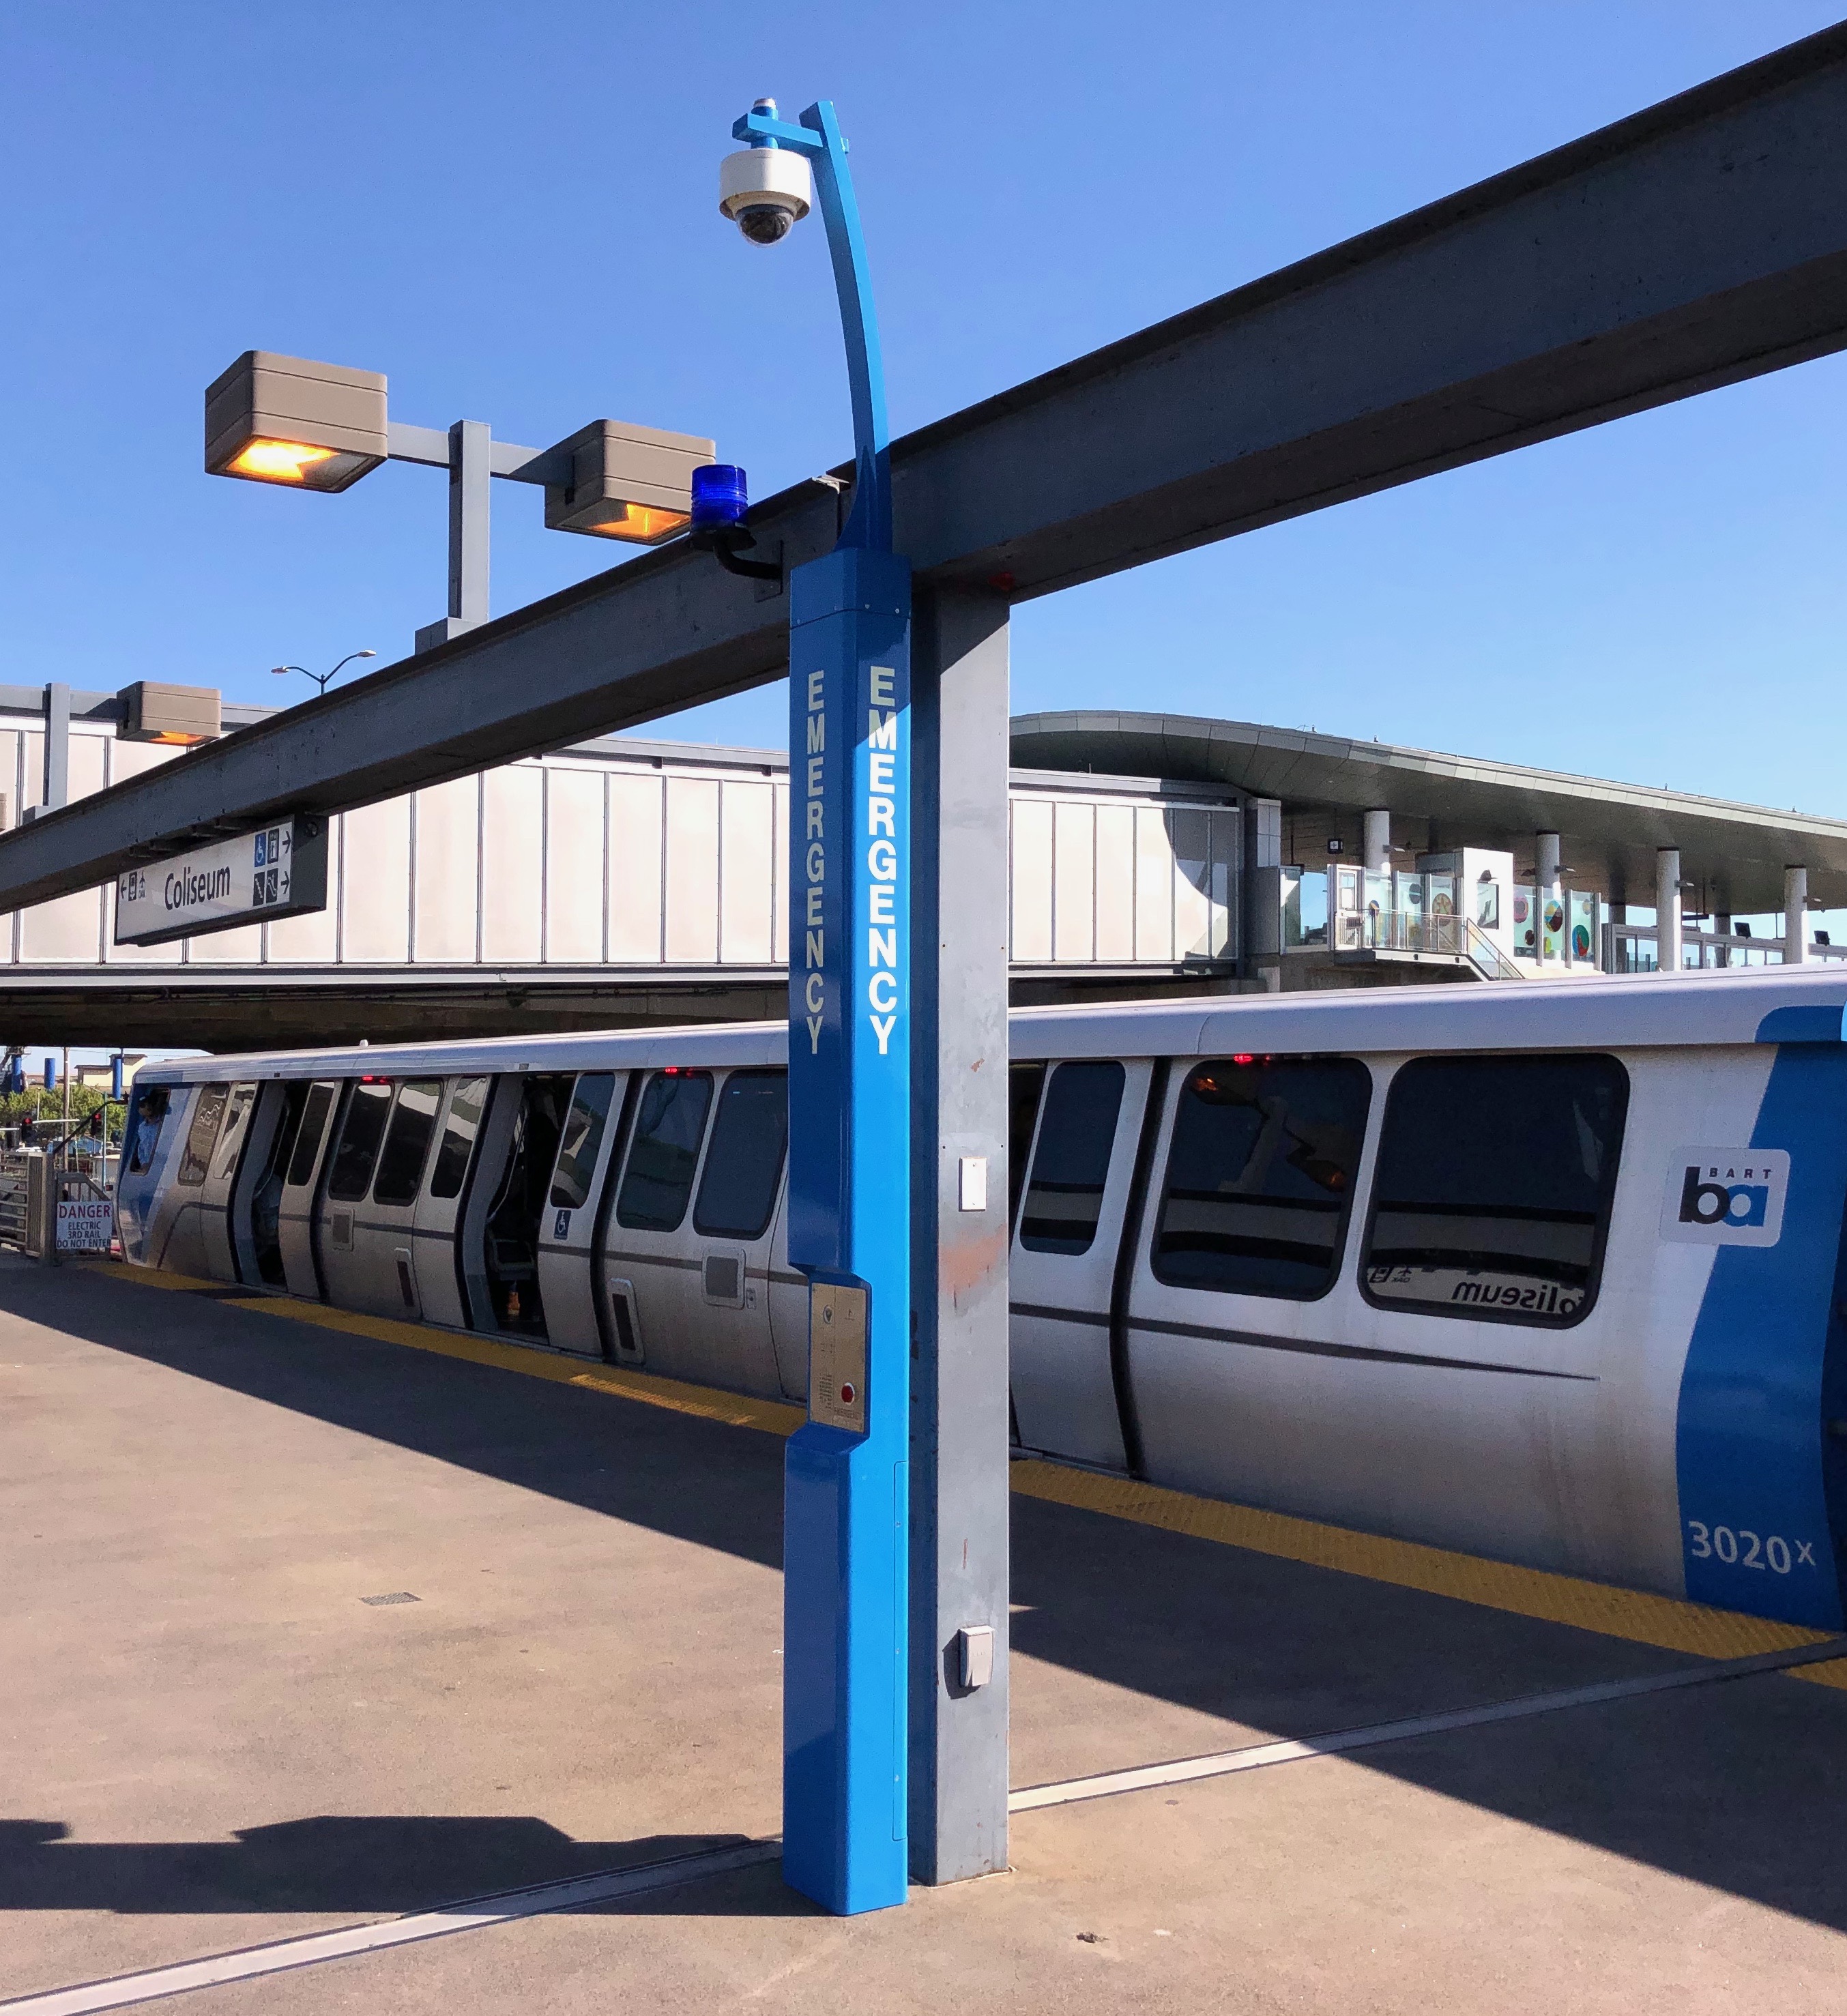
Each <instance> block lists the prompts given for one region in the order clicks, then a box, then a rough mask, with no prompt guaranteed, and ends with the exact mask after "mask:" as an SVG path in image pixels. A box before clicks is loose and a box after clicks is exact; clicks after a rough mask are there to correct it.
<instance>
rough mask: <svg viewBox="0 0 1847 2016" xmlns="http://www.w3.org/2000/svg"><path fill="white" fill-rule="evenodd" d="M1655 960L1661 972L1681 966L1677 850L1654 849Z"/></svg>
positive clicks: (1678, 860) (1678, 849) (1670, 848)
mask: <svg viewBox="0 0 1847 2016" xmlns="http://www.w3.org/2000/svg"><path fill="white" fill-rule="evenodd" d="M1654 963H1655V965H1656V967H1658V970H1660V971H1662V973H1678V972H1679V971H1680V848H1677V847H1658V848H1656V849H1655V850H1654Z"/></svg>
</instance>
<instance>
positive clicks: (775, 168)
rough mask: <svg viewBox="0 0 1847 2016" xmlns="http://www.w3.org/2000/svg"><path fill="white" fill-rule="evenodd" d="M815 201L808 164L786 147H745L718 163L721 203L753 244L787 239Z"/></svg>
mask: <svg viewBox="0 0 1847 2016" xmlns="http://www.w3.org/2000/svg"><path fill="white" fill-rule="evenodd" d="M814 200H815V185H814V182H813V180H812V178H811V176H810V175H809V174H808V163H807V162H806V161H805V160H804V159H803V158H802V157H801V155H800V154H797V153H794V152H792V151H791V150H790V149H788V148H786V147H746V148H745V149H743V152H742V153H736V154H727V155H726V156H725V158H724V160H722V161H721V162H720V163H719V164H718V208H719V210H720V211H722V213H723V214H725V216H726V217H728V218H730V219H731V221H733V223H734V224H735V225H736V226H737V228H738V229H739V230H740V231H741V232H743V235H744V236H745V237H747V239H750V241H751V243H752V244H753V245H774V244H775V243H776V242H777V241H778V240H779V239H783V238H787V236H788V235H789V227H790V225H792V224H799V223H800V222H801V220H802V219H803V218H805V217H806V216H807V215H808V210H809V207H810V206H811V205H812V203H813V202H814Z"/></svg>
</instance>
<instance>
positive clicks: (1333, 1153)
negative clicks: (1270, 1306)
mask: <svg viewBox="0 0 1847 2016" xmlns="http://www.w3.org/2000/svg"><path fill="white" fill-rule="evenodd" d="M1372 1085H1373V1082H1372V1074H1371V1073H1370V1071H1368V1070H1367V1069H1366V1066H1365V1065H1364V1064H1361V1063H1360V1062H1359V1060H1357V1059H1356V1058H1353V1057H1251V1056H1238V1057H1220V1058H1217V1059H1215V1060H1213V1061H1212V1062H1211V1063H1208V1064H1200V1065H1197V1066H1196V1067H1194V1070H1193V1071H1191V1072H1190V1074H1189V1075H1188V1076H1187V1078H1186V1082H1185V1083H1184V1084H1183V1085H1182V1086H1181V1088H1180V1098H1179V1111H1177V1113H1176V1115H1175V1118H1174V1133H1173V1145H1172V1149H1171V1150H1170V1151H1169V1153H1168V1165H1167V1177H1166V1186H1165V1190H1164V1191H1163V1193H1162V1196H1161V1216H1160V1219H1159V1221H1158V1224H1157V1226H1156V1227H1155V1233H1154V1255H1153V1262H1154V1274H1155V1278H1156V1279H1157V1280H1161V1281H1165V1282H1167V1283H1168V1284H1169V1285H1170V1286H1172V1287H1179V1288H1206V1289H1211V1290H1213V1291H1216V1292H1218V1293H1219V1294H1234V1295H1275V1296H1278V1297H1281V1298H1286V1299H1292V1300H1294V1301H1311V1300H1312V1299H1313V1298H1315V1297H1316V1296H1317V1295H1323V1294H1326V1293H1327V1291H1328V1290H1329V1289H1330V1287H1333V1285H1334V1277H1335V1276H1336V1275H1337V1274H1338V1273H1339V1271H1340V1263H1341V1248H1342V1247H1343V1246H1344V1245H1345V1240H1346V1231H1347V1214H1348V1208H1349V1206H1350V1204H1351V1203H1352V1195H1353V1185H1354V1182H1355V1179H1356V1175H1357V1174H1358V1172H1359V1153H1360V1149H1361V1147H1362V1146H1363V1143H1364V1142H1365V1139H1366V1111H1367V1109H1368V1107H1370V1104H1371V1103H1372Z"/></svg>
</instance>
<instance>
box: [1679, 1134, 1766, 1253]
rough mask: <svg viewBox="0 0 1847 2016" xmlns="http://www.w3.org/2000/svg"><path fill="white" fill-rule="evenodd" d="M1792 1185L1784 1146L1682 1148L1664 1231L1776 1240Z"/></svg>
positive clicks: (1734, 1241) (1713, 1240)
mask: <svg viewBox="0 0 1847 2016" xmlns="http://www.w3.org/2000/svg"><path fill="white" fill-rule="evenodd" d="M1788 1188H1789V1157H1788V1154H1787V1153H1785V1152H1784V1150H1782V1149H1780V1148H1678V1149H1676V1150H1675V1151H1674V1155H1673V1158H1672V1161H1671V1162H1670V1163H1669V1175H1668V1185H1667V1195H1666V1197H1665V1198H1664V1199H1663V1200H1662V1215H1661V1220H1662V1222H1661V1231H1662V1237H1663V1238H1664V1239H1683V1240H1692V1241H1694V1242H1695V1243H1696V1244H1701V1245H1708V1246H1774V1245H1775V1244H1776V1243H1777V1240H1778V1239H1779V1238H1780V1237H1782V1233H1783V1199H1784V1193H1786V1192H1787V1190H1788Z"/></svg>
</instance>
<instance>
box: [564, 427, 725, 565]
mask: <svg viewBox="0 0 1847 2016" xmlns="http://www.w3.org/2000/svg"><path fill="white" fill-rule="evenodd" d="M552 453H553V455H556V456H558V457H560V458H562V457H564V456H569V457H570V468H571V481H569V482H568V483H562V484H559V483H550V484H546V486H545V524H546V526H547V527H548V528H549V530H551V531H554V532H590V533H593V534H595V535H596V536H597V537H598V538H604V539H625V540H627V541H628V542H630V543H631V544H632V545H640V546H657V545H661V544H662V543H663V542H664V541H666V540H668V539H671V538H676V537H677V536H678V535H679V534H680V533H682V532H683V531H685V530H686V527H687V526H688V525H689V524H691V523H692V520H693V470H696V469H698V468H700V467H702V466H704V464H705V463H708V462H710V461H711V460H712V459H713V458H714V455H715V448H714V445H713V444H712V443H711V441H704V440H702V439H701V438H700V437H699V436H698V435H697V434H668V433H667V432H666V431H665V430H663V429H661V428H660V427H636V426H635V425H634V424H633V423H632V422H629V421H626V420H593V421H592V422H591V423H590V425H589V427H582V428H580V429H579V430H578V432H577V433H575V434H573V435H572V436H571V438H570V439H569V440H568V441H560V443H559V444H558V445H557V447H556V448H554V449H553V451H552Z"/></svg>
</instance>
